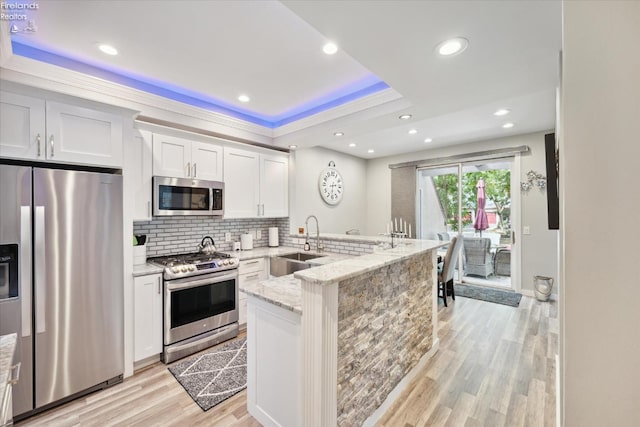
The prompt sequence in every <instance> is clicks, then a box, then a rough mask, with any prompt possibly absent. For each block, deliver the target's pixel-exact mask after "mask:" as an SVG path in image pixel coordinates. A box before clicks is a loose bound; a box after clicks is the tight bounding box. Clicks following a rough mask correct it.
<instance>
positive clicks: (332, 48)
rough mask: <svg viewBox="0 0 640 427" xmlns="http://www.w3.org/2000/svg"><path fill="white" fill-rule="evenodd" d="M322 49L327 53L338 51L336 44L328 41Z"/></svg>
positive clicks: (331, 53)
mask: <svg viewBox="0 0 640 427" xmlns="http://www.w3.org/2000/svg"><path fill="white" fill-rule="evenodd" d="M322 51H323V52H324V53H326V54H327V55H333V54H334V53H336V52H337V51H338V46H337V45H336V44H335V43H331V42H329V43H327V44H325V45H324V46H322Z"/></svg>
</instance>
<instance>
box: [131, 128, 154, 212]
mask: <svg viewBox="0 0 640 427" xmlns="http://www.w3.org/2000/svg"><path fill="white" fill-rule="evenodd" d="M151 141H152V136H151V132H148V131H143V130H137V129H134V131H133V141H131V144H127V146H126V155H125V169H126V171H125V173H127V174H129V175H131V177H132V179H131V181H130V182H131V185H132V186H133V197H134V201H133V220H134V221H149V220H151V174H152V172H151V170H152V165H153V157H152V149H151Z"/></svg>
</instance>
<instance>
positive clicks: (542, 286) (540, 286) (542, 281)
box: [533, 276, 553, 301]
mask: <svg viewBox="0 0 640 427" xmlns="http://www.w3.org/2000/svg"><path fill="white" fill-rule="evenodd" d="M533 285H534V286H533V292H534V293H535V295H536V299H537V300H538V301H549V297H550V296H551V289H553V277H545V276H533Z"/></svg>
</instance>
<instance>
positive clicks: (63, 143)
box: [0, 92, 123, 168]
mask: <svg viewBox="0 0 640 427" xmlns="http://www.w3.org/2000/svg"><path fill="white" fill-rule="evenodd" d="M0 114H1V116H2V122H3V123H2V126H1V127H0V156H2V157H13V158H19V159H27V160H38V161H50V162H58V163H73V164H86V165H96V166H107V167H116V168H119V167H121V166H122V135H123V134H122V117H121V116H118V115H115V114H111V113H107V112H103V111H97V110H93V109H89V108H84V107H78V106H75V105H68V104H62V103H59V102H54V101H45V100H42V99H38V98H33V97H29V96H25V95H20V94H15V93H10V92H1V93H0Z"/></svg>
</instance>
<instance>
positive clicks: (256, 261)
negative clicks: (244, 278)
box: [243, 259, 260, 265]
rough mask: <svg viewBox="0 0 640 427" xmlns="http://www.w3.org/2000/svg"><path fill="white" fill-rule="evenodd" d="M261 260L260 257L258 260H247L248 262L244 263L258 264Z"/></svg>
mask: <svg viewBox="0 0 640 427" xmlns="http://www.w3.org/2000/svg"><path fill="white" fill-rule="evenodd" d="M259 262H260V260H259V259H258V260H255V261H246V262H244V263H243V264H244V265H249V264H257V263H259Z"/></svg>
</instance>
